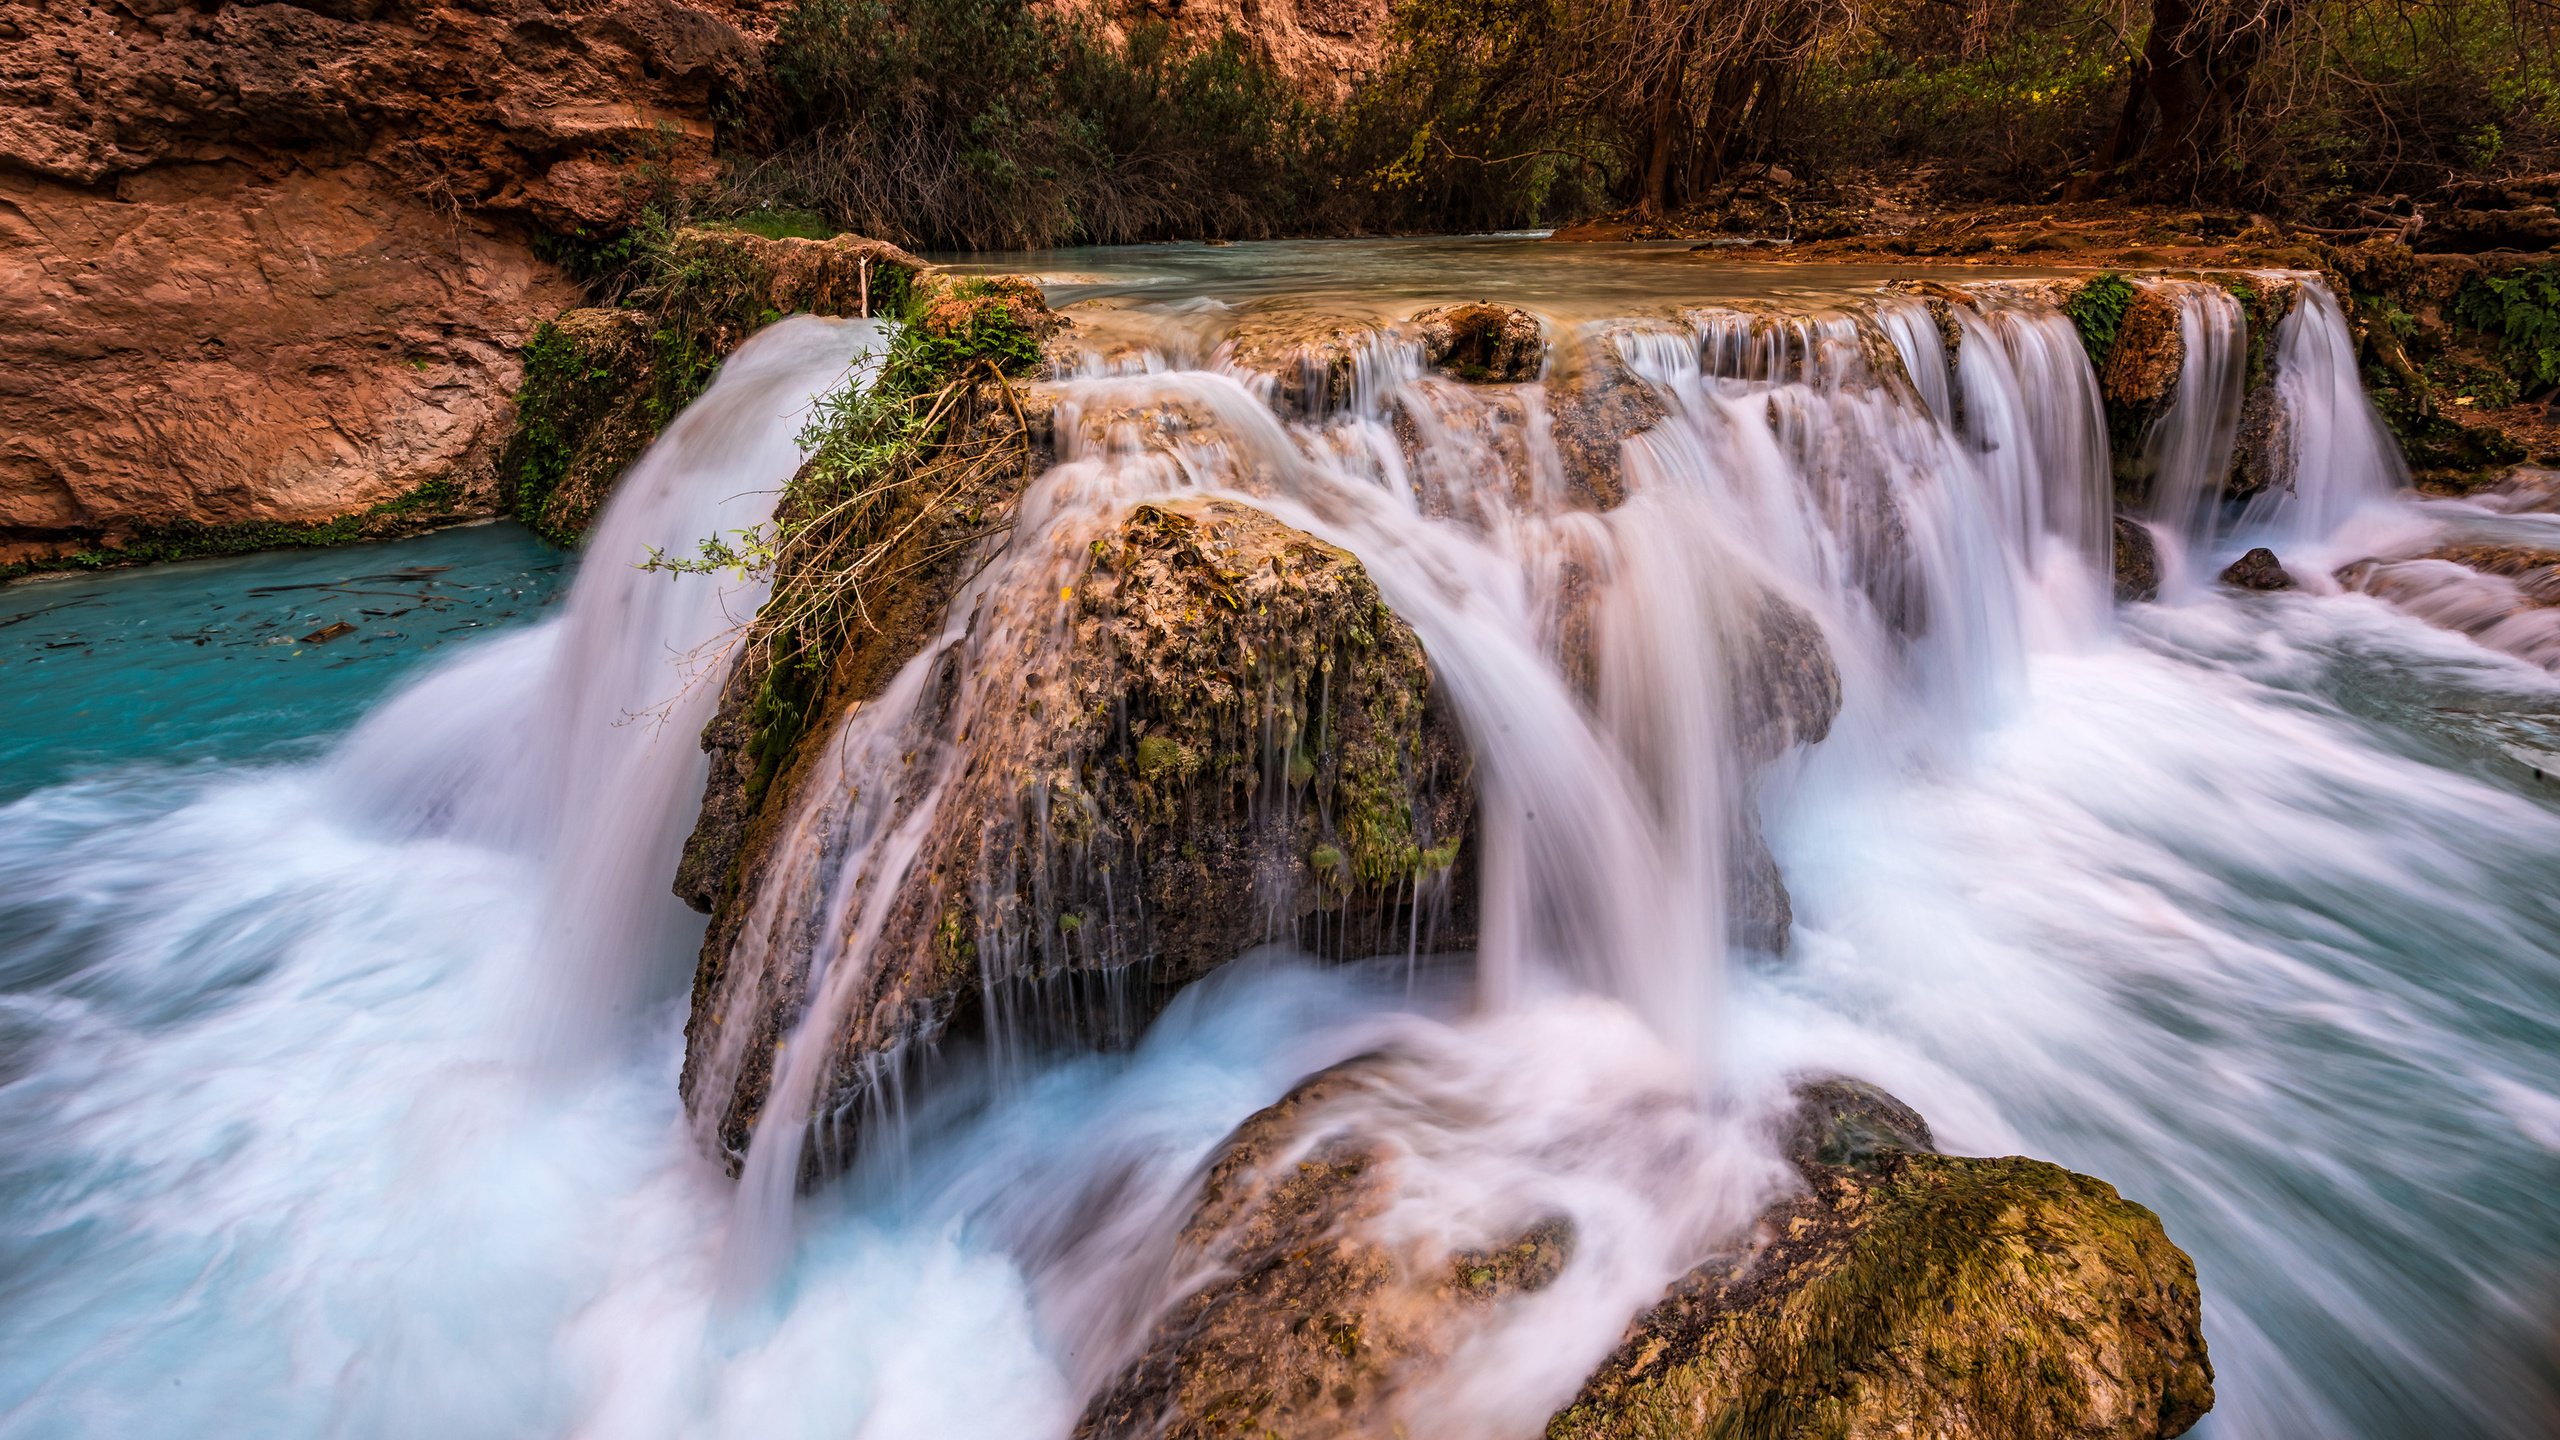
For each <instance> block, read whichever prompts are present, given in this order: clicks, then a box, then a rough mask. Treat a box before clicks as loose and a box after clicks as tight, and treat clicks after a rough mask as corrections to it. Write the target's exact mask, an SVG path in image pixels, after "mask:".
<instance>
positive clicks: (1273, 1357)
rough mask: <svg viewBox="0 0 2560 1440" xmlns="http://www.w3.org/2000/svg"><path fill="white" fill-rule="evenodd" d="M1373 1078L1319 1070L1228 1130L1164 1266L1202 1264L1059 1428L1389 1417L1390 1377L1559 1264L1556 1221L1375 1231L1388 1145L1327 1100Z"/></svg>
mask: <svg viewBox="0 0 2560 1440" xmlns="http://www.w3.org/2000/svg"><path fill="white" fill-rule="evenodd" d="M1380 1080H1381V1076H1380V1067H1379V1065H1378V1064H1377V1063H1375V1062H1362V1061H1354V1062H1351V1063H1349V1064H1346V1065H1341V1066H1337V1067H1335V1068H1333V1069H1331V1070H1327V1071H1323V1072H1320V1073H1319V1074H1317V1075H1315V1076H1313V1077H1311V1078H1309V1079H1307V1080H1305V1081H1303V1082H1301V1083H1300V1084H1299V1085H1298V1086H1297V1088H1296V1089H1294V1090H1292V1091H1291V1092H1290V1093H1289V1094H1288V1095H1287V1096H1286V1097H1284V1098H1283V1099H1282V1100H1280V1101H1279V1103H1277V1104H1275V1105H1272V1106H1270V1107H1269V1108H1268V1109H1265V1110H1263V1111H1261V1112H1260V1113H1258V1114H1256V1115H1254V1116H1253V1117H1252V1118H1251V1119H1249V1120H1247V1121H1245V1123H1244V1124H1243V1125H1241V1126H1238V1127H1237V1129H1236V1131H1235V1133H1234V1134H1233V1135H1231V1136H1229V1137H1228V1139H1227V1141H1226V1143H1225V1144H1224V1145H1223V1146H1222V1147H1220V1149H1219V1151H1218V1154H1217V1156H1216V1157H1215V1158H1214V1159H1213V1160H1212V1161H1211V1163H1210V1165H1209V1168H1208V1172H1207V1174H1206V1176H1205V1177H1204V1179H1203V1181H1202V1184H1201V1188H1200V1195H1199V1200H1198V1203H1197V1204H1196V1205H1195V1207H1194V1208H1193V1211H1192V1214H1191V1218H1190V1220H1189V1221H1188V1223H1186V1224H1185V1225H1184V1227H1183V1231H1182V1238H1181V1240H1180V1242H1179V1245H1178V1249H1177V1254H1176V1257H1175V1260H1174V1263H1173V1265H1172V1267H1171V1273H1174V1274H1178V1275H1197V1274H1201V1273H1208V1274H1211V1275H1213V1276H1215V1277H1216V1278H1213V1279H1211V1280H1210V1281H1209V1282H1208V1283H1206V1284H1203V1285H1201V1286H1199V1287H1198V1288H1197V1289H1195V1290H1192V1291H1191V1292H1190V1293H1188V1294H1186V1295H1183V1296H1182V1297H1180V1298H1179V1299H1178V1300H1176V1301H1174V1302H1173V1303H1172V1304H1171V1305H1170V1306H1169V1307H1167V1308H1166V1310H1165V1312H1164V1313H1163V1314H1162V1316H1161V1317H1160V1318H1158V1319H1157V1320H1156V1322H1155V1324H1154V1325H1153V1327H1152V1328H1151V1329H1150V1330H1149V1332H1148V1333H1147V1335H1146V1336H1145V1337H1144V1340H1143V1343H1142V1346H1141V1348H1140V1351H1139V1353H1138V1355H1137V1356H1136V1357H1135V1358H1134V1359H1133V1360H1131V1361H1130V1362H1129V1363H1128V1364H1127V1365H1126V1366H1125V1367H1124V1368H1122V1369H1121V1371H1120V1372H1119V1373H1118V1374H1117V1375H1116V1376H1115V1377H1113V1379H1112V1380H1111V1381H1110V1382H1109V1383H1108V1384H1107V1385H1106V1386H1104V1388H1103V1389H1102V1391H1101V1392H1100V1393H1099V1394H1097V1395H1096V1396H1094V1398H1093V1399H1092V1400H1091V1401H1090V1402H1089V1403H1088V1404H1087V1405H1086V1407H1085V1411H1084V1414H1083V1417H1082V1418H1081V1419H1080V1420H1079V1421H1078V1423H1077V1425H1076V1429H1075V1436H1076V1440H1142V1437H1143V1440H1156V1437H1162V1440H1212V1437H1241V1436H1250V1437H1253V1440H1322V1437H1343V1440H1350V1437H1356V1436H1373V1435H1389V1434H1396V1433H1401V1427H1400V1425H1399V1423H1398V1417H1397V1416H1396V1414H1395V1412H1394V1408H1393V1404H1394V1401H1395V1399H1396V1398H1397V1396H1398V1394H1399V1393H1400V1392H1401V1391H1402V1390H1404V1389H1405V1388H1406V1387H1408V1386H1410V1385H1412V1384H1413V1383H1414V1382H1416V1381H1418V1380H1421V1379H1424V1378H1426V1377H1427V1376H1429V1375H1430V1374H1431V1373H1433V1372H1434V1371H1436V1370H1437V1369H1438V1368H1439V1367H1440V1365H1441V1363H1442V1362H1443V1361H1444V1360H1445V1359H1446V1357H1447V1355H1448V1353H1449V1351H1450V1348H1451V1346H1452V1345H1453V1344H1454V1343H1455V1342H1456V1341H1457V1340H1458V1339H1460V1338H1462V1337H1463V1336H1464V1335H1465V1334H1467V1333H1468V1332H1469V1331H1470V1330H1472V1329H1473V1328H1475V1326H1476V1325H1477V1324H1479V1323H1480V1322H1481V1321H1482V1320H1483V1319H1485V1318H1486V1317H1487V1316H1488V1315H1489V1314H1490V1313H1492V1312H1493V1311H1495V1310H1496V1309H1497V1308H1498V1307H1499V1306H1501V1305H1502V1304H1503V1303H1504V1302H1505V1301H1507V1300H1509V1299H1510V1298H1512V1297H1514V1296H1517V1295H1521V1294H1524V1293H1528V1292H1532V1291H1536V1290H1540V1289H1543V1288H1545V1287H1546V1286H1547V1285H1549V1284H1550V1283H1552V1282H1553V1281H1554V1280H1555V1278H1556V1276H1558V1275H1559V1274H1561V1273H1562V1272H1563V1270H1564V1267H1565V1266H1566V1265H1567V1264H1568V1263H1569V1262H1570V1259H1571V1256H1572V1248H1573V1235H1572V1232H1571V1229H1570V1227H1569V1226H1567V1225H1565V1224H1564V1223H1562V1222H1560V1221H1548V1222H1543V1223H1540V1224H1536V1225H1532V1226H1530V1227H1528V1228H1527V1229H1525V1230H1523V1231H1522V1232H1521V1233H1519V1234H1518V1235H1517V1236H1515V1237H1514V1238H1512V1239H1511V1240H1510V1241H1508V1242H1507V1243H1505V1244H1501V1245H1496V1246H1493V1247H1490V1248H1487V1249H1484V1250H1477V1251H1461V1252H1457V1253H1454V1254H1453V1253H1450V1252H1448V1251H1446V1250H1441V1251H1438V1252H1436V1253H1435V1252H1433V1251H1432V1250H1431V1249H1430V1248H1429V1247H1428V1246H1424V1245H1417V1244H1414V1243H1409V1242H1406V1243H1400V1242H1398V1241H1396V1240H1394V1239H1391V1238H1389V1236H1387V1235H1386V1234H1384V1233H1382V1231H1381V1227H1379V1226H1378V1225H1377V1223H1376V1222H1377V1220H1378V1218H1379V1217H1380V1215H1381V1214H1383V1213H1384V1212H1385V1210H1386V1209H1387V1208H1388V1206H1389V1205H1390V1203H1392V1201H1393V1200H1394V1199H1395V1197H1396V1188H1397V1184H1396V1182H1397V1164H1396V1157H1395V1152H1394V1150H1393V1149H1392V1147H1389V1146H1387V1145H1384V1144H1381V1143H1379V1142H1377V1141H1376V1140H1375V1139H1373V1138H1371V1137H1369V1136H1367V1135H1366V1134H1364V1133H1363V1132H1362V1130H1361V1129H1359V1128H1358V1127H1357V1126H1356V1125H1355V1124H1352V1123H1348V1122H1346V1120H1345V1118H1344V1116H1343V1114H1342V1109H1341V1107H1342V1105H1343V1102H1345V1101H1352V1100H1357V1099H1358V1098H1359V1097H1360V1096H1361V1095H1362V1093H1363V1092H1364V1091H1368V1090H1371V1089H1374V1088H1378V1087H1379V1085H1380Z"/></svg>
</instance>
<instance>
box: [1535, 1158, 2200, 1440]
mask: <svg viewBox="0 0 2560 1440" xmlns="http://www.w3.org/2000/svg"><path fill="white" fill-rule="evenodd" d="M1767 1224H1768V1228H1769V1229H1770V1231H1771V1232H1772V1234H1773V1237H1774V1238H1772V1239H1771V1241H1770V1242H1769V1244H1768V1245H1767V1246H1766V1247H1765V1248H1764V1249H1762V1250H1760V1251H1759V1252H1757V1253H1756V1254H1754V1255H1751V1256H1749V1257H1747V1258H1744V1259H1742V1260H1741V1261H1740V1262H1739V1263H1737V1264H1734V1265H1732V1266H1730V1267H1716V1266H1708V1267H1701V1269H1700V1270H1699V1271H1696V1272H1693V1273H1692V1274H1691V1275H1690V1277H1689V1278H1688V1279H1686V1280H1684V1281H1682V1282H1681V1283H1680V1285H1678V1286H1677V1287H1675V1288H1674V1290H1673V1292H1672V1293H1671V1295H1670V1296H1669V1297H1668V1298H1666V1299H1665V1300H1664V1301H1663V1302H1662V1304H1660V1305H1659V1306H1657V1307H1655V1309H1653V1310H1652V1311H1650V1312H1648V1313H1647V1314H1646V1315H1645V1316H1644V1317H1642V1318H1641V1319H1639V1320H1638V1321H1637V1322H1636V1325H1635V1327H1634V1329H1633V1331H1632V1332H1631V1333H1630V1335H1629V1336H1628V1338H1627V1340H1626V1342H1625V1343H1624V1344H1622V1345H1621V1346H1620V1347H1619V1349H1618V1351H1617V1352H1616V1353H1615V1354H1613V1355H1612V1356H1611V1357H1610V1358H1609V1360H1608V1362H1607V1363H1606V1364H1604V1365H1603V1366H1602V1367H1601V1369H1600V1370H1599V1372H1598V1373H1596V1374H1595V1375H1593V1376H1592V1378H1591V1379H1590V1381H1589V1382H1588V1383H1587V1384H1586V1385H1585V1386H1584V1388H1583V1391H1582V1394H1581V1395H1580V1396H1579V1397H1577V1398H1576V1399H1575V1401H1574V1403H1573V1404H1572V1405H1571V1406H1569V1407H1567V1408H1566V1409H1565V1410H1564V1411H1563V1412H1562V1413H1560V1414H1558V1415H1557V1416H1556V1417H1555V1418H1554V1419H1553V1420H1552V1421H1550V1422H1549V1424H1548V1427H1547V1435H1548V1440H1636V1437H1642V1440H1694V1437H1699V1436H1718V1437H1732V1440H1762V1437H1780V1436H1853V1435H1955V1436H1965V1437H1981V1440H2043V1437H2050V1436H2091V1437H2096V1436H2108V1437H2123V1440H2134V1437H2155V1436H2170V1435H2177V1434H2181V1433H2183V1432H2184V1431H2185V1430H2186V1429H2187V1428H2188V1427H2190V1426H2192V1425H2193V1424H2194V1423H2195V1422H2196V1421H2197V1420H2198V1419H2200V1418H2201V1417H2202V1416H2203V1414H2204V1413H2205V1411H2206V1410H2207V1409H2208V1408H2209V1407H2210V1406H2211V1405H2212V1403H2213V1372H2212V1367H2211V1365H2210V1364H2209V1363H2208V1361H2207V1359H2206V1356H2205V1349H2204V1340H2203V1336H2202V1332H2201V1329H2200V1322H2199V1313H2200V1304H2199V1299H2198V1295H2197V1290H2196V1281H2195V1268H2194V1265H2193V1264H2192V1263H2191V1262H2190V1261H2189V1260H2188V1258H2187V1256H2186V1255H2185V1254H2184V1252H2182V1251H2180V1250H2179V1249H2178V1248H2177V1246H2175V1245H2173V1244H2171V1243H2170V1241H2169V1238H2168V1236H2167V1235H2166V1233H2165V1232H2163V1231H2162V1229H2161V1226H2160V1221H2159V1218H2158V1217H2157V1216H2155V1215H2153V1214H2152V1213H2151V1212H2150V1211H2149V1210H2146V1209H2144V1208H2143V1207H2142V1206H2140V1205H2136V1204H2133V1203H2132V1202H2130V1201H2127V1200H2125V1199H2124V1198H2123V1197H2122V1196H2120V1195H2118V1194H2117V1193H2116V1191H2115V1189H2114V1188H2113V1187H2112V1186H2109V1185H2107V1184H2106V1183H2105V1182H2103V1181H2100V1180H2094V1179H2091V1178H2089V1177H2088V1176H2085V1175H2077V1174H2074V1173H2072V1172H2071V1171H2068V1170H2065V1169H2063V1168H2061V1167H2060V1166H2057V1165H2050V1164H2046V1163H2045V1162H2043V1161H2039V1160H2027V1159H2020V1158H2015V1157H2011V1158H2006V1159H1973V1158H1966V1157H1959V1156H1944V1155H1926V1154H1892V1155H1886V1156H1884V1157H1882V1158H1880V1159H1879V1160H1878V1161H1877V1162H1876V1163H1875V1164H1874V1165H1873V1166H1872V1167H1871V1168H1868V1169H1864V1170H1858V1169H1850V1168H1824V1169H1820V1170H1818V1171H1817V1173H1816V1183H1815V1189H1814V1193H1813V1194H1811V1195H1808V1196H1805V1197H1802V1198H1801V1199H1800V1200H1798V1201H1796V1202H1794V1203H1793V1204H1791V1205H1789V1206H1787V1207H1784V1208H1782V1209H1780V1210H1778V1211H1776V1212H1773V1214H1772V1215H1771V1216H1770V1217H1767Z"/></svg>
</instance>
